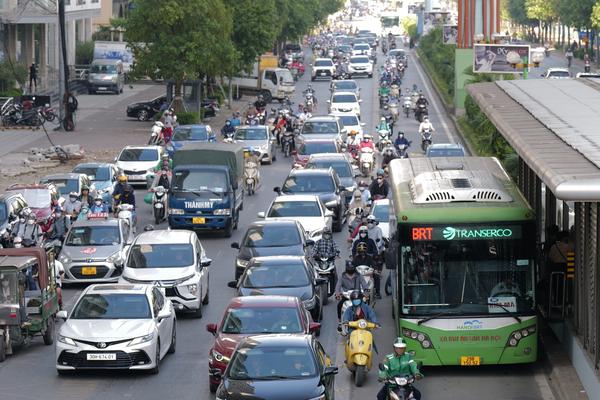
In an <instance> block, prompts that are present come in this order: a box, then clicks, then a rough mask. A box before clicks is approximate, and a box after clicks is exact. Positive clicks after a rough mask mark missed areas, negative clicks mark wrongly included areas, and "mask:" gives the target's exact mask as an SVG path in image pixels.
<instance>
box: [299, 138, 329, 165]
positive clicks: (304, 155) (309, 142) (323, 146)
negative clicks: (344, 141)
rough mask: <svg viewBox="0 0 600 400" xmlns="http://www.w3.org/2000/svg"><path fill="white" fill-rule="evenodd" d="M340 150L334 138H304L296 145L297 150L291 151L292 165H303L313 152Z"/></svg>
mask: <svg viewBox="0 0 600 400" xmlns="http://www.w3.org/2000/svg"><path fill="white" fill-rule="evenodd" d="M340 152H341V148H340V146H339V144H338V143H337V142H336V140H335V139H306V140H304V141H303V142H302V143H301V144H300V145H299V146H298V150H294V151H292V156H293V166H294V167H296V166H299V167H305V166H306V163H307V162H308V159H309V158H310V156H311V155H313V154H317V153H340Z"/></svg>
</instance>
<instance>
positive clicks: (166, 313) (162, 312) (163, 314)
mask: <svg viewBox="0 0 600 400" xmlns="http://www.w3.org/2000/svg"><path fill="white" fill-rule="evenodd" d="M170 316H171V310H169V309H168V308H167V309H166V310H160V311H159V313H158V315H157V316H156V319H158V321H159V322H160V321H162V320H163V319H166V318H169V317H170Z"/></svg>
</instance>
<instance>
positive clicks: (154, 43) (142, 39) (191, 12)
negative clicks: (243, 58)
mask: <svg viewBox="0 0 600 400" xmlns="http://www.w3.org/2000/svg"><path fill="white" fill-rule="evenodd" d="M122 23H123V27H124V28H125V29H126V32H125V40H126V41H127V43H128V44H129V46H130V47H131V49H132V50H133V53H134V56H135V64H134V65H133V71H132V72H133V74H134V75H136V76H143V75H147V76H150V77H152V78H155V77H163V78H165V79H172V80H173V81H174V86H175V96H174V104H173V106H174V108H175V110H176V111H177V112H179V111H181V110H182V109H183V101H182V98H181V88H182V84H183V81H184V80H185V79H186V78H194V79H195V78H201V77H204V76H207V75H208V76H217V75H219V74H220V73H223V71H224V70H226V67H229V66H230V65H232V64H233V61H234V57H233V56H234V51H233V44H232V42H231V32H232V20H231V17H230V15H229V14H228V12H227V8H226V7H225V5H224V4H223V2H222V0H134V2H133V10H132V11H131V12H130V14H129V17H128V18H127V19H125V20H123V22H122Z"/></svg>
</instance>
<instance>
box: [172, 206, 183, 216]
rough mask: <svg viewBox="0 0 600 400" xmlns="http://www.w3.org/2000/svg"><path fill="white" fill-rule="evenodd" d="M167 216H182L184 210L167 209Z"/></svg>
mask: <svg viewBox="0 0 600 400" xmlns="http://www.w3.org/2000/svg"><path fill="white" fill-rule="evenodd" d="M169 214H171V215H183V214H185V210H183V209H181V208H169Z"/></svg>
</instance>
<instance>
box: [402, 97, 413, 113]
mask: <svg viewBox="0 0 600 400" xmlns="http://www.w3.org/2000/svg"><path fill="white" fill-rule="evenodd" d="M402 109H404V114H405V115H406V118H408V116H409V115H410V111H411V110H412V99H411V98H410V96H404V98H403V102H402Z"/></svg>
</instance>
